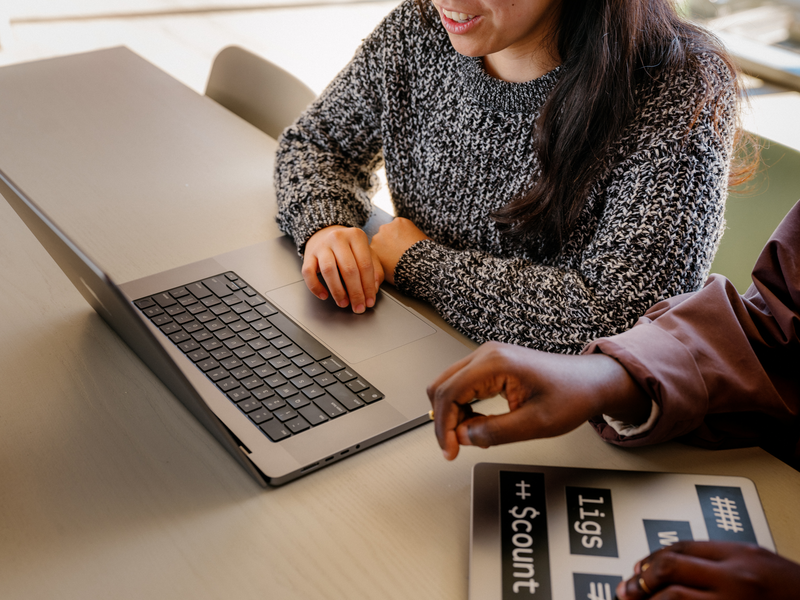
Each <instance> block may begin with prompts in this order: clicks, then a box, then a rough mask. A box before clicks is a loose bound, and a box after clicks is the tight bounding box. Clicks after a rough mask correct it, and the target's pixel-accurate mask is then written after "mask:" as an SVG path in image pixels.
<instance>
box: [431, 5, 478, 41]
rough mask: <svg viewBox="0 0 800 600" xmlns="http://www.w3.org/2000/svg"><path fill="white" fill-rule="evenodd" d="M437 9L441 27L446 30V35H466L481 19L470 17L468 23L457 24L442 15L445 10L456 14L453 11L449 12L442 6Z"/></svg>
mask: <svg viewBox="0 0 800 600" xmlns="http://www.w3.org/2000/svg"><path fill="white" fill-rule="evenodd" d="M438 8H439V18H441V20H442V25H444V28H445V29H446V30H447V32H448V33H452V34H455V35H463V34H465V33H467V32H468V31H469V30H470V29H472V28H473V27H475V26H476V25H477V24H478V23H479V22H480V20H481V19H482V17H481V16H480V15H476V16H474V17H472V18H471V19H470V20H469V21H465V22H463V23H459V22H458V21H454V20H453V19H451V18H450V17H448V16H447V15H445V14H444V11H445V10H447V12H456V11H454V10H453V11H451V10H450V9H449V8H448V9H445V8H443V7H442V6H439V7H438Z"/></svg>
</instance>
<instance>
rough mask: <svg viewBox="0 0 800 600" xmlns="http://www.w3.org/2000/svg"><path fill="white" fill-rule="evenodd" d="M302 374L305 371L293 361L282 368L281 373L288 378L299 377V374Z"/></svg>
mask: <svg viewBox="0 0 800 600" xmlns="http://www.w3.org/2000/svg"><path fill="white" fill-rule="evenodd" d="M302 374H303V372H302V371H301V370H300V369H298V368H297V367H295V366H294V365H293V364H291V363H290V364H289V365H288V366H285V367H282V368H281V375H283V376H284V377H286V379H291V378H292V377H297V376H298V375H302Z"/></svg>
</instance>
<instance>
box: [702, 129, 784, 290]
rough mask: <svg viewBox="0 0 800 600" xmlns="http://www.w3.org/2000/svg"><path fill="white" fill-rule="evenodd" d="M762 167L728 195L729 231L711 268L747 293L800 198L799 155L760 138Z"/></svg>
mask: <svg viewBox="0 0 800 600" xmlns="http://www.w3.org/2000/svg"><path fill="white" fill-rule="evenodd" d="M758 142H759V143H760V144H761V161H762V163H763V165H762V167H761V168H760V169H759V171H758V173H757V175H756V176H755V178H754V179H753V180H751V181H749V182H747V183H746V184H744V185H743V186H742V189H741V190H734V191H732V193H730V194H729V195H728V200H727V203H726V206H725V220H726V222H727V223H726V229H725V233H724V234H723V236H722V241H721V242H720V245H719V250H718V251H717V255H716V257H715V258H714V262H713V263H712V265H711V272H712V273H719V274H721V275H724V276H725V277H727V278H728V279H730V280H731V282H732V283H733V284H734V285H735V286H736V289H737V290H738V291H739V293H742V294H743V293H744V292H745V291H746V290H747V288H748V287H750V284H751V283H752V279H751V277H750V273H751V272H752V270H753V265H755V262H756V259H757V258H758V255H759V254H761V250H762V249H763V248H764V244H766V243H767V240H769V237H770V236H771V235H772V232H773V231H775V228H776V227H777V226H778V224H779V223H780V222H781V221H782V220H783V218H784V217H785V216H786V213H788V212H789V210H790V209H791V208H792V206H794V205H795V203H796V202H797V200H798V199H800V152H798V151H797V150H793V149H792V148H789V147H787V146H784V145H783V144H778V143H776V142H771V141H769V140H764V139H759V140H758Z"/></svg>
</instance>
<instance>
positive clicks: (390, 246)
mask: <svg viewBox="0 0 800 600" xmlns="http://www.w3.org/2000/svg"><path fill="white" fill-rule="evenodd" d="M427 239H428V236H427V235H425V234H424V233H422V231H421V230H420V229H419V228H418V227H417V226H416V225H414V223H413V222H412V221H409V220H408V219H404V218H402V217H397V218H395V219H394V220H393V221H391V222H390V223H386V224H385V225H381V227H380V229H379V230H378V233H376V234H375V235H374V236H372V244H371V245H370V248H371V249H372V251H373V252H374V253H375V254H376V255H377V257H378V260H380V262H381V266H382V267H383V272H384V273H385V275H386V281H388V282H389V283H391V284H394V269H395V267H396V266H397V263H398V261H399V260H400V257H401V256H403V253H404V252H405V251H406V250H408V249H409V248H410V247H411V246H413V245H414V244H416V243H417V242H419V241H421V240H427Z"/></svg>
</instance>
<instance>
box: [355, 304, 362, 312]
mask: <svg viewBox="0 0 800 600" xmlns="http://www.w3.org/2000/svg"><path fill="white" fill-rule="evenodd" d="M353 312H354V313H358V314H361V313H363V312H364V305H363V304H359V305H357V306H356V307H355V308H353Z"/></svg>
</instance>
